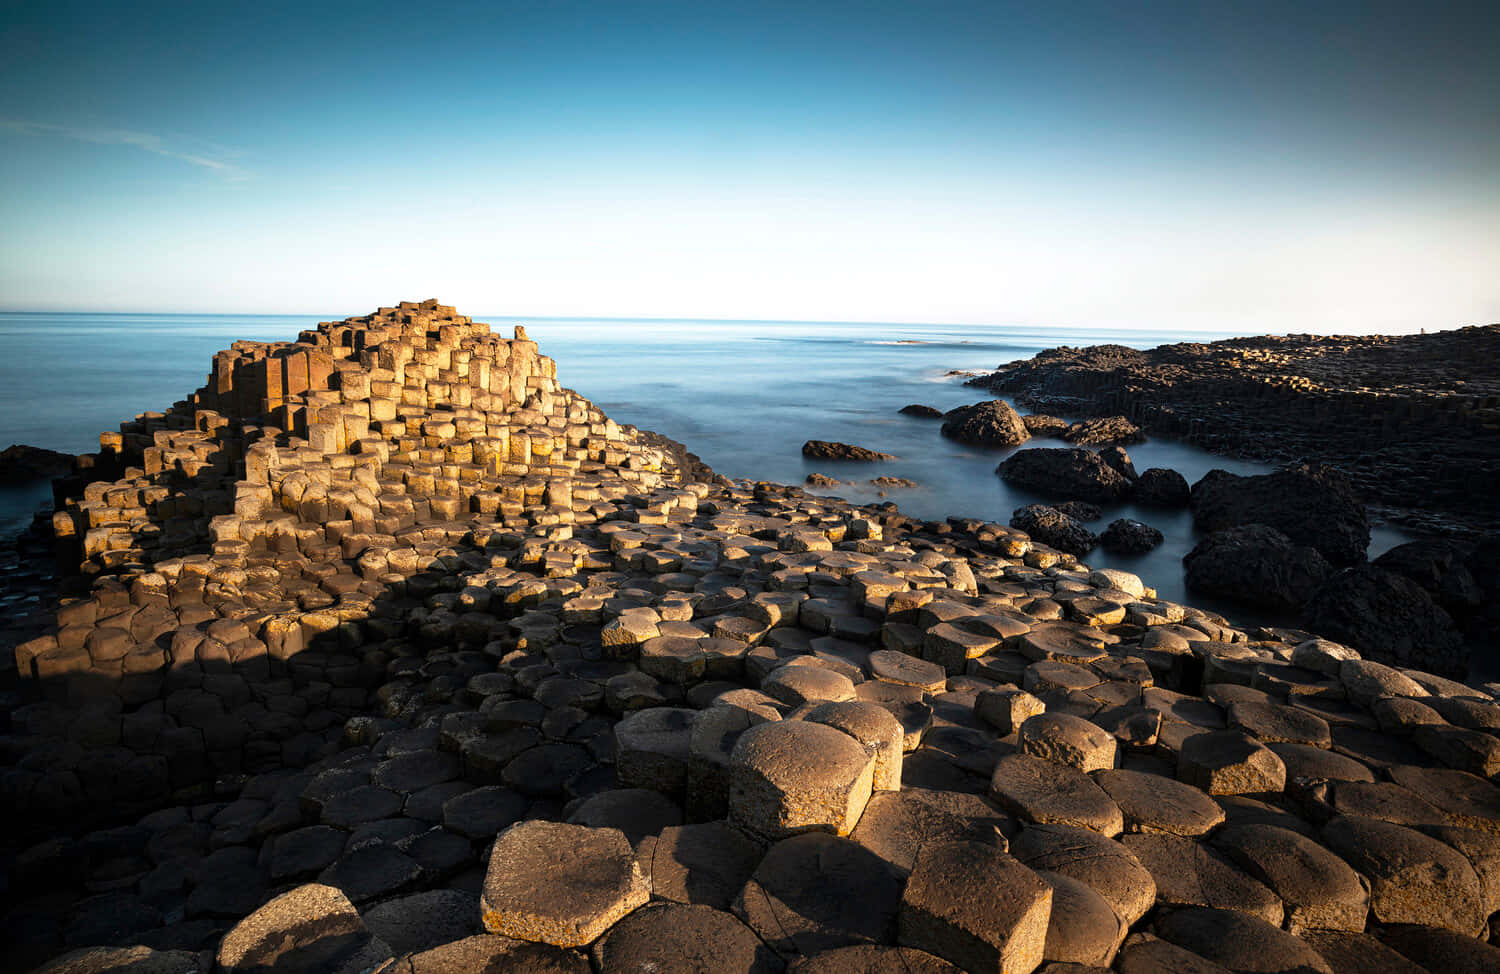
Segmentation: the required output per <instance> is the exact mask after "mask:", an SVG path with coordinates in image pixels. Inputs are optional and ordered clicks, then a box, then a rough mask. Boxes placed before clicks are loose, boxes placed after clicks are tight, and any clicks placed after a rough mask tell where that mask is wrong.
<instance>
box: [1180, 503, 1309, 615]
mask: <svg viewBox="0 0 1500 974" xmlns="http://www.w3.org/2000/svg"><path fill="white" fill-rule="evenodd" d="M1182 564H1183V568H1184V569H1185V570H1186V573H1187V584H1188V588H1190V589H1192V590H1193V591H1195V592H1202V593H1204V594H1205V595H1214V596H1218V597H1220V598H1225V599H1229V600H1231V601H1234V602H1240V603H1243V604H1245V605H1253V606H1258V607H1260V608H1265V609H1273V610H1276V611H1280V612H1288V613H1296V612H1299V611H1300V610H1301V608H1302V606H1303V605H1305V604H1306V603H1307V600H1308V599H1309V598H1311V597H1312V594H1313V592H1315V591H1316V590H1317V588H1318V586H1320V585H1322V584H1323V582H1325V581H1327V579H1328V577H1329V576H1330V575H1332V574H1333V572H1334V569H1333V566H1331V565H1330V564H1328V561H1327V560H1326V559H1325V558H1324V557H1323V556H1322V555H1321V554H1319V553H1318V550H1317V549H1316V548H1310V547H1308V546H1306V545H1297V544H1293V543H1292V541H1291V539H1289V538H1288V537H1287V536H1286V535H1284V534H1282V533H1281V532H1280V531H1277V530H1276V529H1275V528H1272V527H1268V526H1266V525H1264V524H1247V525H1245V526H1243V527H1238V528H1229V529H1228V530H1225V531H1216V532H1214V533H1213V534H1211V535H1209V536H1208V537H1207V538H1204V539H1203V540H1202V541H1200V542H1198V544H1197V545H1196V546H1195V547H1194V548H1193V550H1192V551H1190V552H1188V553H1187V554H1186V555H1185V556H1183V559H1182Z"/></svg>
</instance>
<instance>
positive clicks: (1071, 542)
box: [1010, 504, 1099, 557]
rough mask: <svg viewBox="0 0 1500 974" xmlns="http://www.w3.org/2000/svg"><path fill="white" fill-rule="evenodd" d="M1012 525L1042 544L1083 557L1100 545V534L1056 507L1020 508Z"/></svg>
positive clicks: (1013, 516)
mask: <svg viewBox="0 0 1500 974" xmlns="http://www.w3.org/2000/svg"><path fill="white" fill-rule="evenodd" d="M1010 526H1011V527H1013V528H1019V529H1020V530H1022V531H1025V532H1026V533H1027V534H1029V535H1030V536H1031V537H1033V538H1035V539H1036V540H1037V541H1040V542H1041V543H1042V544H1044V545H1047V546H1048V547H1051V548H1056V549H1057V550H1058V551H1065V552H1067V553H1068V554H1070V555H1077V556H1080V557H1082V556H1083V555H1086V554H1088V553H1089V552H1090V551H1093V550H1094V548H1095V547H1097V546H1098V544H1099V536H1098V535H1096V534H1094V532H1092V531H1090V530H1089V529H1088V528H1086V527H1084V526H1083V525H1082V524H1080V523H1079V522H1078V521H1077V520H1076V519H1074V518H1072V517H1069V516H1068V515H1066V514H1064V513H1063V512H1062V511H1059V510H1058V509H1057V508H1055V507H1048V506H1047V505H1045V504H1030V505H1027V506H1026V507H1022V508H1017V509H1016V511H1015V513H1013V514H1011V516H1010Z"/></svg>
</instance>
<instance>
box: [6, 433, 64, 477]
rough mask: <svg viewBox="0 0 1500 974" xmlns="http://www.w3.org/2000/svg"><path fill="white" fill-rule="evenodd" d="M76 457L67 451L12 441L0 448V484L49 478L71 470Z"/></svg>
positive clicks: (62, 474)
mask: <svg viewBox="0 0 1500 974" xmlns="http://www.w3.org/2000/svg"><path fill="white" fill-rule="evenodd" d="M75 460H76V458H75V457H74V456H73V455H72V454H69V453H58V452H57V451H56V450H45V449H42V448H41V447H37V446H27V445H25V444H24V443H13V444H11V445H10V446H8V447H6V448H5V449H4V450H0V484H25V483H31V482H33V481H37V480H51V479H52V478H54V477H61V476H64V475H65V474H68V473H70V472H72V470H73V464H74V462H75Z"/></svg>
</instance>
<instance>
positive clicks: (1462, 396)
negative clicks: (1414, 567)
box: [969, 325, 1500, 534]
mask: <svg viewBox="0 0 1500 974" xmlns="http://www.w3.org/2000/svg"><path fill="white" fill-rule="evenodd" d="M969 384H971V385H975V386H979V387H981V388H983V389H986V390H988V391H990V392H991V393H993V394H996V395H1004V396H1007V397H1009V398H1011V399H1012V400H1013V401H1014V402H1016V403H1018V404H1021V405H1025V406H1027V407H1029V408H1032V409H1035V410H1037V411H1039V412H1047V411H1056V412H1060V413H1065V414H1073V415H1085V416H1112V415H1124V416H1125V417H1126V418H1128V419H1130V420H1131V421H1132V422H1134V423H1136V424H1138V425H1139V426H1141V427H1142V428H1143V429H1145V430H1146V431H1147V432H1148V433H1151V434H1153V435H1161V436H1166V437H1172V438H1176V439H1181V440H1186V441H1188V442H1190V443H1192V444H1194V445H1196V446H1199V447H1201V448H1203V449H1206V450H1210V451H1212V452H1215V453H1219V454H1222V455H1225V456H1233V457H1242V458H1246V459H1256V460H1262V461H1267V462H1273V463H1286V462H1289V461H1300V460H1302V459H1304V458H1314V459H1316V460H1317V461H1319V462H1323V463H1328V464H1331V465H1333V466H1336V467H1338V468H1339V469H1340V470H1342V471H1343V472H1344V473H1345V474H1346V475H1347V476H1348V477H1349V478H1350V479H1351V481H1352V483H1353V486H1354V489H1355V491H1356V492H1357V494H1358V496H1359V497H1360V499H1361V500H1363V501H1364V502H1365V503H1367V504H1369V505H1371V506H1372V507H1374V508H1378V509H1379V513H1380V515H1381V516H1382V517H1385V518H1389V519H1391V520H1393V521H1395V522H1396V523H1399V524H1402V525H1404V526H1406V527H1408V528H1410V529H1413V530H1415V531H1418V532H1419V533H1438V532H1442V533H1452V532H1461V533H1468V534H1477V533H1480V532H1483V531H1494V530H1496V528H1497V527H1500V493H1497V492H1496V491H1495V490H1493V488H1492V485H1493V484H1494V483H1496V482H1497V481H1500V325H1488V326H1484V327H1475V328H1460V329H1456V330H1452V331H1441V332H1434V333H1432V334H1422V335H1402V336H1392V335H1372V336H1364V337H1353V336H1318V335H1280V336H1277V335H1264V336H1260V337H1254V338H1233V339H1228V340H1225V341H1219V342H1214V343H1212V344H1202V343H1197V342H1186V343H1181V344H1176V345H1163V346H1161V347H1159V348H1154V349H1151V350H1149V351H1137V350H1135V349H1130V348H1125V347H1123V346H1119V345H1099V346H1094V347H1091V348H1081V349H1080V348H1066V347H1065V348H1055V349H1049V350H1047V351H1045V352H1042V353H1040V354H1038V355H1037V356H1036V357H1034V358H1031V359H1026V360H1022V361H1018V362H1011V363H1007V364H1005V365H1001V366H1000V367H999V370H998V371H996V372H994V373H992V374H990V375H985V376H979V377H976V378H974V379H971V380H969Z"/></svg>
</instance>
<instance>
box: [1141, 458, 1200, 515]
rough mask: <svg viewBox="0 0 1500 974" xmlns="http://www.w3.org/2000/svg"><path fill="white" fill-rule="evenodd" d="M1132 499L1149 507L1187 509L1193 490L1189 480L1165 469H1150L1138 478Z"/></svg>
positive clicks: (1142, 472)
mask: <svg viewBox="0 0 1500 974" xmlns="http://www.w3.org/2000/svg"><path fill="white" fill-rule="evenodd" d="M1130 499H1131V500H1133V501H1135V502H1136V503H1137V504H1144V505H1146V506H1148V507H1187V506H1188V501H1189V500H1191V499H1192V490H1191V489H1190V488H1189V487H1188V482H1187V478H1186V477H1184V476H1183V475H1182V474H1180V473H1178V472H1177V471H1175V470H1168V469H1166V468H1165V467H1150V468H1148V469H1146V470H1143V471H1141V475H1140V476H1139V477H1137V478H1136V481H1135V487H1134V488H1133V489H1132V490H1131V492H1130Z"/></svg>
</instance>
